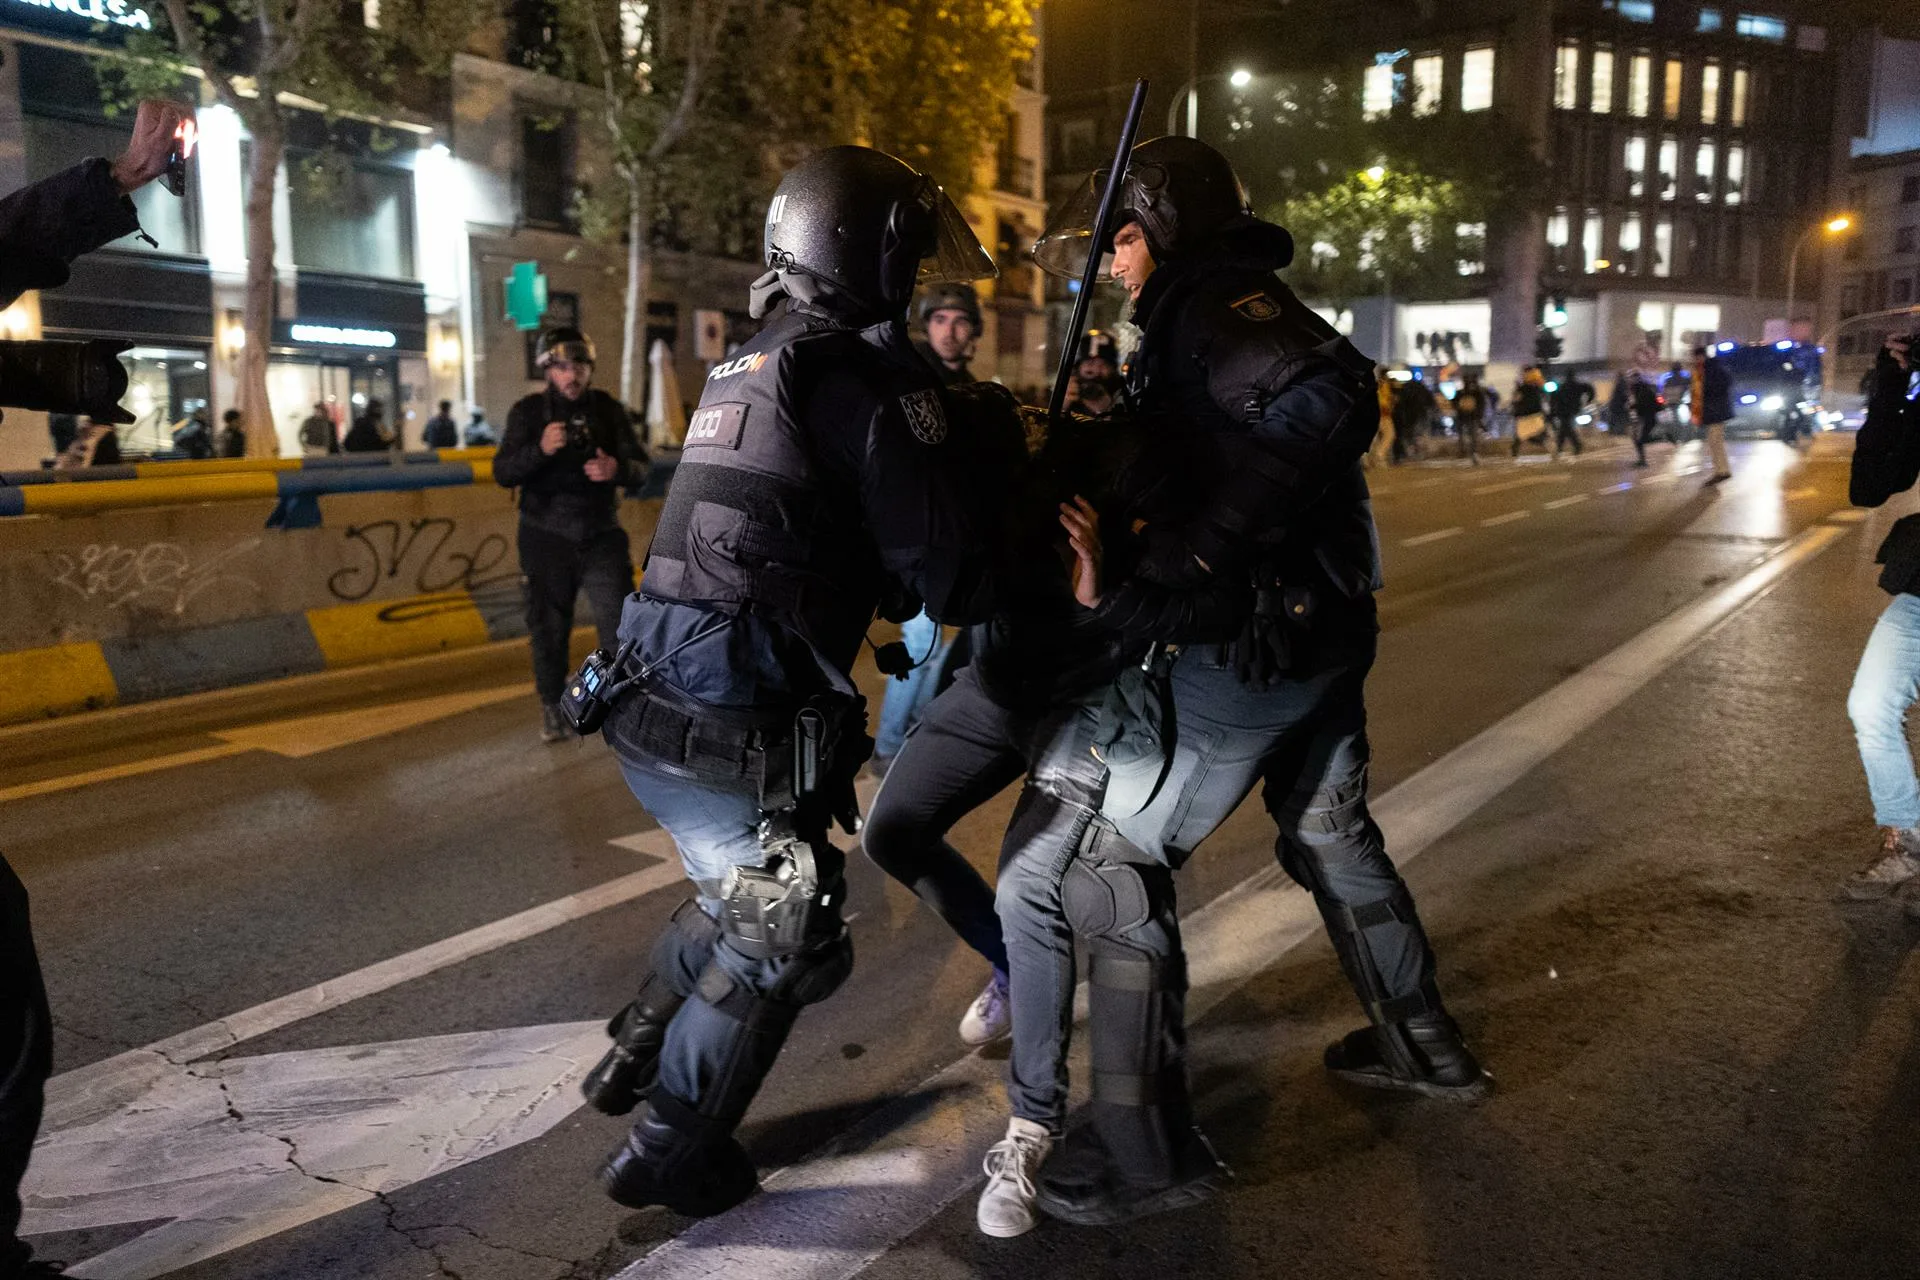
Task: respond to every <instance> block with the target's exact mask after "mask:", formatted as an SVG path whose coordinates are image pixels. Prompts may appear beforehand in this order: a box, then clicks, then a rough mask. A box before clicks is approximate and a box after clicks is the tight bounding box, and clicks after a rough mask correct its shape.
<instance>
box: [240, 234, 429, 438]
mask: <svg viewBox="0 0 1920 1280" xmlns="http://www.w3.org/2000/svg"><path fill="white" fill-rule="evenodd" d="M294 297H295V304H296V306H297V308H298V313H297V314H296V315H295V316H294V317H292V318H290V319H282V320H279V321H276V322H275V324H274V326H273V339H274V342H273V358H272V359H271V360H270V361H269V362H268V364H267V395H268V398H269V399H270V400H271V401H272V403H273V417H274V430H275V433H276V434H277V435H278V436H279V440H280V448H281V451H282V452H283V453H289V454H294V453H299V452H300V424H301V423H302V422H304V421H305V420H306V419H307V418H308V417H309V416H310V415H311V414H312V413H313V407H314V406H315V405H316V404H318V405H323V406H325V408H326V413H327V416H328V417H330V418H332V419H333V422H334V426H335V429H336V430H337V431H339V432H340V433H342V434H344V433H345V431H346V429H347V428H348V427H349V426H351V425H352V423H353V420H354V419H355V418H357V417H358V416H360V415H361V414H363V413H365V412H367V410H368V408H369V406H370V405H371V404H372V403H373V402H374V401H378V402H379V403H380V406H381V408H382V409H383V411H384V421H385V423H386V425H387V427H388V428H389V429H395V428H397V429H399V430H400V431H401V433H402V435H401V441H402V443H403V445H404V447H406V448H418V447H420V432H421V428H422V427H423V426H424V424H425V421H426V418H427V417H428V416H430V414H429V412H426V411H425V410H426V409H427V406H426V404H425V401H426V400H427V399H428V396H429V393H428V390H427V388H428V383H427V362H426V361H427V312H426V297H425V294H424V293H423V291H422V290H421V287H420V286H419V285H418V284H415V283H412V282H409V281H398V280H373V279H365V278H359V277H353V276H341V275H325V274H321V273H318V272H307V271H303V272H301V273H300V277H299V282H298V284H297V286H296V287H295V290H294Z"/></svg>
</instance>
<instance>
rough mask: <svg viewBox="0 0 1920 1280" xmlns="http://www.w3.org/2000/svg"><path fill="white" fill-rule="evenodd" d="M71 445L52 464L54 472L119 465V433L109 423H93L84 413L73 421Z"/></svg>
mask: <svg viewBox="0 0 1920 1280" xmlns="http://www.w3.org/2000/svg"><path fill="white" fill-rule="evenodd" d="M75 421H76V422H78V423H79V424H80V425H79V426H78V427H77V428H76V429H75V431H74V435H73V443H72V444H70V445H68V446H67V451H66V452H65V453H63V454H61V455H60V458H59V460H58V461H57V462H55V463H54V464H53V469H54V470H55V471H81V470H84V469H86V468H87V467H116V466H119V465H120V433H119V432H118V431H116V430H114V428H113V425H112V424H111V423H106V422H95V421H94V420H93V419H92V418H89V417H88V416H87V415H85V414H84V413H83V414H81V415H80V416H79V417H78V418H76V419H75Z"/></svg>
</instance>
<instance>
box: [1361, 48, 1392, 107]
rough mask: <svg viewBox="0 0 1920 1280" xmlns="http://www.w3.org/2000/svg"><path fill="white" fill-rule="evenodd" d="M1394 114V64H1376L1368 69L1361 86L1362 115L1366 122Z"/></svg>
mask: <svg viewBox="0 0 1920 1280" xmlns="http://www.w3.org/2000/svg"><path fill="white" fill-rule="evenodd" d="M1392 114H1393V64H1392V63H1391V62H1375V63H1374V64H1373V65H1372V66H1370V67H1368V68H1367V75H1366V79H1365V81H1364V82H1363V83H1362V84H1361V86H1360V115H1361V118H1362V119H1366V120H1380V119H1384V118H1385V117H1387V116H1389V115H1392Z"/></svg>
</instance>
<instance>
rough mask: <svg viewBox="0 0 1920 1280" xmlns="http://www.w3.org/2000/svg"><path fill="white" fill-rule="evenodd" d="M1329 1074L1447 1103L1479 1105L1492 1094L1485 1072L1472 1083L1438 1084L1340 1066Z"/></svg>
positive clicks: (1372, 1086)
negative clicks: (1346, 1069) (1398, 1078)
mask: <svg viewBox="0 0 1920 1280" xmlns="http://www.w3.org/2000/svg"><path fill="white" fill-rule="evenodd" d="M1327 1074H1328V1075H1331V1076H1333V1077H1334V1078H1335V1079H1337V1080H1345V1081H1346V1082H1347V1083H1348V1084H1356V1085H1359V1086H1360V1087H1361V1088H1363V1089H1382V1090H1392V1091H1395V1092H1398V1093H1417V1094H1419V1095H1420V1096H1421V1097H1423V1098H1438V1099H1441V1100H1442V1101H1445V1102H1478V1101H1479V1100H1480V1099H1482V1098H1485V1097H1487V1096H1488V1095H1490V1094H1491V1093H1492V1092H1493V1081H1492V1079H1490V1078H1489V1077H1488V1076H1486V1075H1485V1074H1484V1073H1483V1074H1482V1075H1481V1077H1480V1078H1479V1079H1478V1080H1475V1081H1474V1082H1473V1083H1472V1084H1435V1083H1434V1082H1433V1081H1431V1080H1396V1079H1394V1078H1393V1077H1392V1076H1382V1075H1374V1074H1372V1073H1369V1072H1365V1071H1342V1070H1341V1069H1340V1068H1338V1067H1328V1068H1327Z"/></svg>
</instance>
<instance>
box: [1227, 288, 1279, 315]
mask: <svg viewBox="0 0 1920 1280" xmlns="http://www.w3.org/2000/svg"><path fill="white" fill-rule="evenodd" d="M1227 305H1228V306H1230V307H1232V308H1233V309H1234V310H1235V311H1238V312H1239V313H1240V314H1241V315H1243V316H1245V317H1246V318H1247V319H1249V320H1271V319H1273V318H1274V317H1275V316H1278V315H1279V314H1280V304H1279V303H1278V302H1275V301H1274V300H1273V299H1272V298H1271V297H1269V296H1268V295H1267V293H1266V291H1265V290H1264V289H1263V290H1260V291H1258V292H1255V293H1250V294H1248V295H1247V296H1246V297H1244V298H1235V299H1234V300H1233V301H1232V302H1229V303H1228V304H1227Z"/></svg>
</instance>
